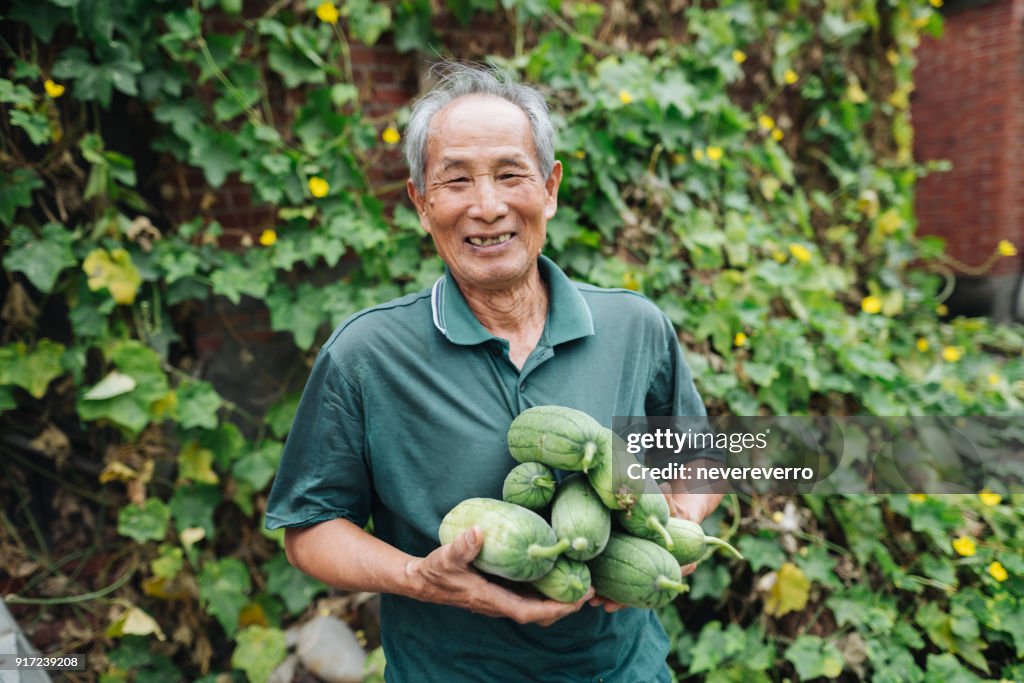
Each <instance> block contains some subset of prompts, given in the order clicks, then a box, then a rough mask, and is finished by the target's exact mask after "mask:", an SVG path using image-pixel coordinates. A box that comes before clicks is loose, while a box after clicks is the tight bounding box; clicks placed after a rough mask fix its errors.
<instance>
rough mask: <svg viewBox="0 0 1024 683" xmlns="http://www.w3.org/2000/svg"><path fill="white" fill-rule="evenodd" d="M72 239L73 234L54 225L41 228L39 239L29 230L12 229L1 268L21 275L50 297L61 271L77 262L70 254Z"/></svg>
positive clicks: (22, 228)
mask: <svg viewBox="0 0 1024 683" xmlns="http://www.w3.org/2000/svg"><path fill="white" fill-rule="evenodd" d="M74 240H75V235H74V233H73V232H71V231H70V230H67V229H65V228H64V227H63V226H61V225H58V224H56V223H47V224H46V225H44V226H43V229H42V235H41V237H40V238H38V239H37V238H36V237H35V235H33V234H32V231H31V230H29V229H28V228H25V227H22V226H20V225H18V226H15V228H14V230H13V231H11V248H10V250H9V251H8V252H7V253H6V254H5V255H4V268H6V269H7V270H10V271H14V272H18V273H22V274H24V275H25V277H26V278H28V281H29V282H31V283H32V285H33V286H34V287H35V288H36V289H38V290H39V291H40V292H42V293H44V294H49V293H50V292H51V291H52V290H53V285H54V284H55V283H56V282H57V276H59V275H60V272H61V271H62V270H64V269H65V268H67V267H69V266H73V265H75V263H77V261H75V257H74V255H73V254H72V253H71V245H72V243H73V242H74Z"/></svg>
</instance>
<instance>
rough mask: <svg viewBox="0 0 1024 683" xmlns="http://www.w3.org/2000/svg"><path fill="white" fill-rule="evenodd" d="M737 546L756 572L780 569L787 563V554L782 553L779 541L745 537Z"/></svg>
mask: <svg viewBox="0 0 1024 683" xmlns="http://www.w3.org/2000/svg"><path fill="white" fill-rule="evenodd" d="M736 545H737V546H738V547H739V550H740V552H741V553H743V557H745V558H747V562H748V563H750V568H751V569H753V570H754V571H758V570H760V569H764V568H765V567H768V568H770V569H778V568H779V567H781V566H782V563H783V562H785V561H786V553H784V552H783V551H782V548H780V547H779V543H778V541H777V540H776V539H774V538H761V537H758V536H744V537H743V538H741V539H740V540H739V542H738V543H737V544H736Z"/></svg>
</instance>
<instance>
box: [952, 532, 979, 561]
mask: <svg viewBox="0 0 1024 683" xmlns="http://www.w3.org/2000/svg"><path fill="white" fill-rule="evenodd" d="M953 550H955V551H956V552H957V554H958V555H963V556H964V557H971V556H972V555H974V554H975V553H976V552H978V546H977V545H975V543H974V541H973V540H971V539H970V538H968V537H966V536H960V537H958V538H957V539H956V540H955V541H953Z"/></svg>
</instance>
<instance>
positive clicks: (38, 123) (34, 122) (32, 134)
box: [10, 109, 53, 145]
mask: <svg viewBox="0 0 1024 683" xmlns="http://www.w3.org/2000/svg"><path fill="white" fill-rule="evenodd" d="M10 118H11V123H12V124H13V125H15V126H17V127H18V128H21V129H22V130H23V131H25V134H26V135H28V139H29V140H31V141H32V144H33V145H45V144H46V143H47V142H49V141H50V138H51V136H52V134H53V131H52V130H51V129H50V120H49V119H47V118H46V115H45V114H43V113H42V112H39V111H25V110H23V109H13V110H11V117H10Z"/></svg>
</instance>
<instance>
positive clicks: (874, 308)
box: [860, 294, 882, 315]
mask: <svg viewBox="0 0 1024 683" xmlns="http://www.w3.org/2000/svg"><path fill="white" fill-rule="evenodd" d="M860 310H862V311H864V312H865V313H870V314H872V315H874V314H875V313H880V312H881V311H882V300H881V299H879V298H878V297H877V296H875V295H874V294H869V295H868V296H866V297H864V298H863V299H861V301H860Z"/></svg>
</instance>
